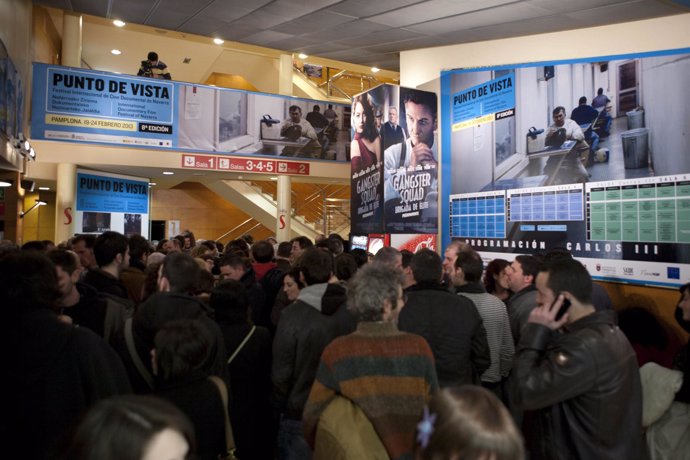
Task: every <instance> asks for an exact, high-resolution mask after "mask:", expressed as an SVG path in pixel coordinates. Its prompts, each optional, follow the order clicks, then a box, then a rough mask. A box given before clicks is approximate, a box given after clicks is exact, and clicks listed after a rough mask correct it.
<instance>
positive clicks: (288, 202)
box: [276, 175, 292, 242]
mask: <svg viewBox="0 0 690 460" xmlns="http://www.w3.org/2000/svg"><path fill="white" fill-rule="evenodd" d="M276 195H277V202H278V215H277V216H276V239H277V240H278V242H283V241H288V240H290V220H291V219H292V178H291V177H290V176H285V175H283V176H278V191H277V193H276Z"/></svg>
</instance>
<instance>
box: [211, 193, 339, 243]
mask: <svg viewBox="0 0 690 460" xmlns="http://www.w3.org/2000/svg"><path fill="white" fill-rule="evenodd" d="M207 187H208V188H209V189H210V190H212V191H213V192H215V193H217V194H218V195H220V196H221V197H223V198H224V199H226V200H228V201H229V202H231V203H233V204H234V205H235V206H237V207H238V208H240V209H241V210H242V211H244V212H245V213H247V214H249V215H250V216H253V219H248V220H247V221H245V222H243V223H242V224H240V225H238V226H237V227H236V228H234V229H231V230H229V231H228V232H227V233H226V234H224V235H222V236H221V237H219V238H218V239H225V238H229V239H234V238H238V237H239V236H241V235H243V234H245V233H250V232H251V231H252V230H253V229H254V228H256V227H257V226H258V225H263V226H265V227H267V228H270V229H273V228H275V222H276V215H277V212H278V211H277V203H276V192H277V184H276V183H275V182H274V181H254V182H243V181H229V180H219V181H215V182H212V183H208V184H207ZM292 203H293V210H292V216H291V218H292V220H291V235H290V237H291V238H292V237H295V236H298V235H304V236H307V237H309V238H311V239H314V238H315V237H316V236H317V235H319V234H321V233H323V234H326V235H328V234H330V233H339V234H342V235H344V236H345V237H347V234H348V233H349V231H350V187H349V185H340V184H311V183H293V184H292Z"/></svg>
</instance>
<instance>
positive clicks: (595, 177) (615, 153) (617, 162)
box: [587, 117, 654, 182]
mask: <svg viewBox="0 0 690 460" xmlns="http://www.w3.org/2000/svg"><path fill="white" fill-rule="evenodd" d="M627 129H628V121H627V118H626V117H619V118H616V119H614V120H613V123H612V124H611V135H610V136H609V137H607V138H605V139H602V140H601V141H600V143H599V148H600V149H601V148H607V149H609V161H608V163H594V165H593V166H591V167H589V168H587V170H588V171H589V172H590V174H591V175H592V177H590V179H589V181H590V182H603V181H609V180H621V179H636V178H638V177H650V176H654V170H653V169H652V167H651V165H650V166H648V167H644V168H637V169H626V168H625V160H624V156H623V143H622V141H621V133H623V132H624V131H626V130H627Z"/></svg>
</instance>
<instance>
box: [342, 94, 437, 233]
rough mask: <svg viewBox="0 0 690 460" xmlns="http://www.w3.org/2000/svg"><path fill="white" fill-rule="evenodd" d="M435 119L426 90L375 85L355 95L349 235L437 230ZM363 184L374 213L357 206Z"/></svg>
mask: <svg viewBox="0 0 690 460" xmlns="http://www.w3.org/2000/svg"><path fill="white" fill-rule="evenodd" d="M437 117H438V102H437V97H436V94H434V93H430V92H427V91H420V90H415V89H409V88H401V87H398V86H393V85H380V86H377V87H376V88H373V89H371V90H369V91H368V92H365V93H362V94H359V95H357V96H355V97H354V99H353V105H352V123H353V140H352V143H351V147H350V155H351V158H352V172H353V181H352V200H353V209H354V211H353V213H352V215H353V219H352V221H353V224H352V226H353V231H352V232H353V234H360V233H372V232H376V231H383V232H385V233H389V234H394V233H403V234H410V233H414V234H420V233H426V234H432V233H436V232H437V231H438V180H437V179H438V153H437V151H438V140H437V138H436V134H437V128H438V122H437ZM363 178H364V179H365V180H364V181H363V180H362V179H363ZM363 184H368V185H369V187H371V188H370V190H372V191H371V193H370V194H369V195H368V197H369V198H371V199H372V202H371V205H373V206H374V208H375V209H370V208H365V207H364V206H362V203H361V201H362V199H363V198H364V197H365V195H362V194H361V191H363V190H364V188H363V187H362V185H363ZM374 187H376V192H374V191H373V190H374ZM355 204H356V205H357V206H355ZM381 225H382V226H383V230H379V229H378V228H379V227H376V228H374V226H381Z"/></svg>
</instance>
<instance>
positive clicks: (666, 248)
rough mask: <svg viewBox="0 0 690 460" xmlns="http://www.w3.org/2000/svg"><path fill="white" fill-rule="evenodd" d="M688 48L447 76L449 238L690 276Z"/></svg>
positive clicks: (639, 272)
mask: <svg viewBox="0 0 690 460" xmlns="http://www.w3.org/2000/svg"><path fill="white" fill-rule="evenodd" d="M687 75H690V49H682V50H669V51H663V52H655V53H645V54H639V55H621V56H605V57H597V58H592V59H580V60H574V61H558V62H542V63H530V64H522V65H512V66H497V67H490V68H473V69H457V70H449V71H444V72H443V73H442V76H441V114H442V115H441V120H442V124H443V134H442V148H443V152H444V153H443V159H442V160H443V162H442V164H443V168H442V170H441V171H442V184H443V187H442V196H443V197H444V198H443V200H442V239H443V244H444V246H445V245H447V244H448V243H449V242H450V240H451V239H459V240H462V241H466V242H467V243H469V244H471V245H472V246H473V247H475V248H476V249H477V250H479V251H481V252H482V255H483V257H484V258H485V259H487V260H488V259H492V258H496V257H500V258H506V259H512V258H513V257H514V256H515V255H517V254H535V253H545V252H547V251H549V250H550V249H555V248H565V249H567V250H568V251H570V252H571V253H572V254H573V256H574V257H576V258H578V259H579V260H580V261H582V262H583V263H584V264H585V265H586V266H587V268H588V269H589V271H590V273H591V274H592V276H593V277H594V278H595V279H600V280H609V281H621V282H631V283H641V284H649V285H657V286H668V287H675V286H679V285H680V284H682V283H684V282H687V281H688V280H690V265H689V264H690V155H688V152H690V137H689V136H688V135H687V125H688V117H689V116H690V113H689V112H688V110H689V109H688V108H689V107H690V86H689V85H688V84H687Z"/></svg>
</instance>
